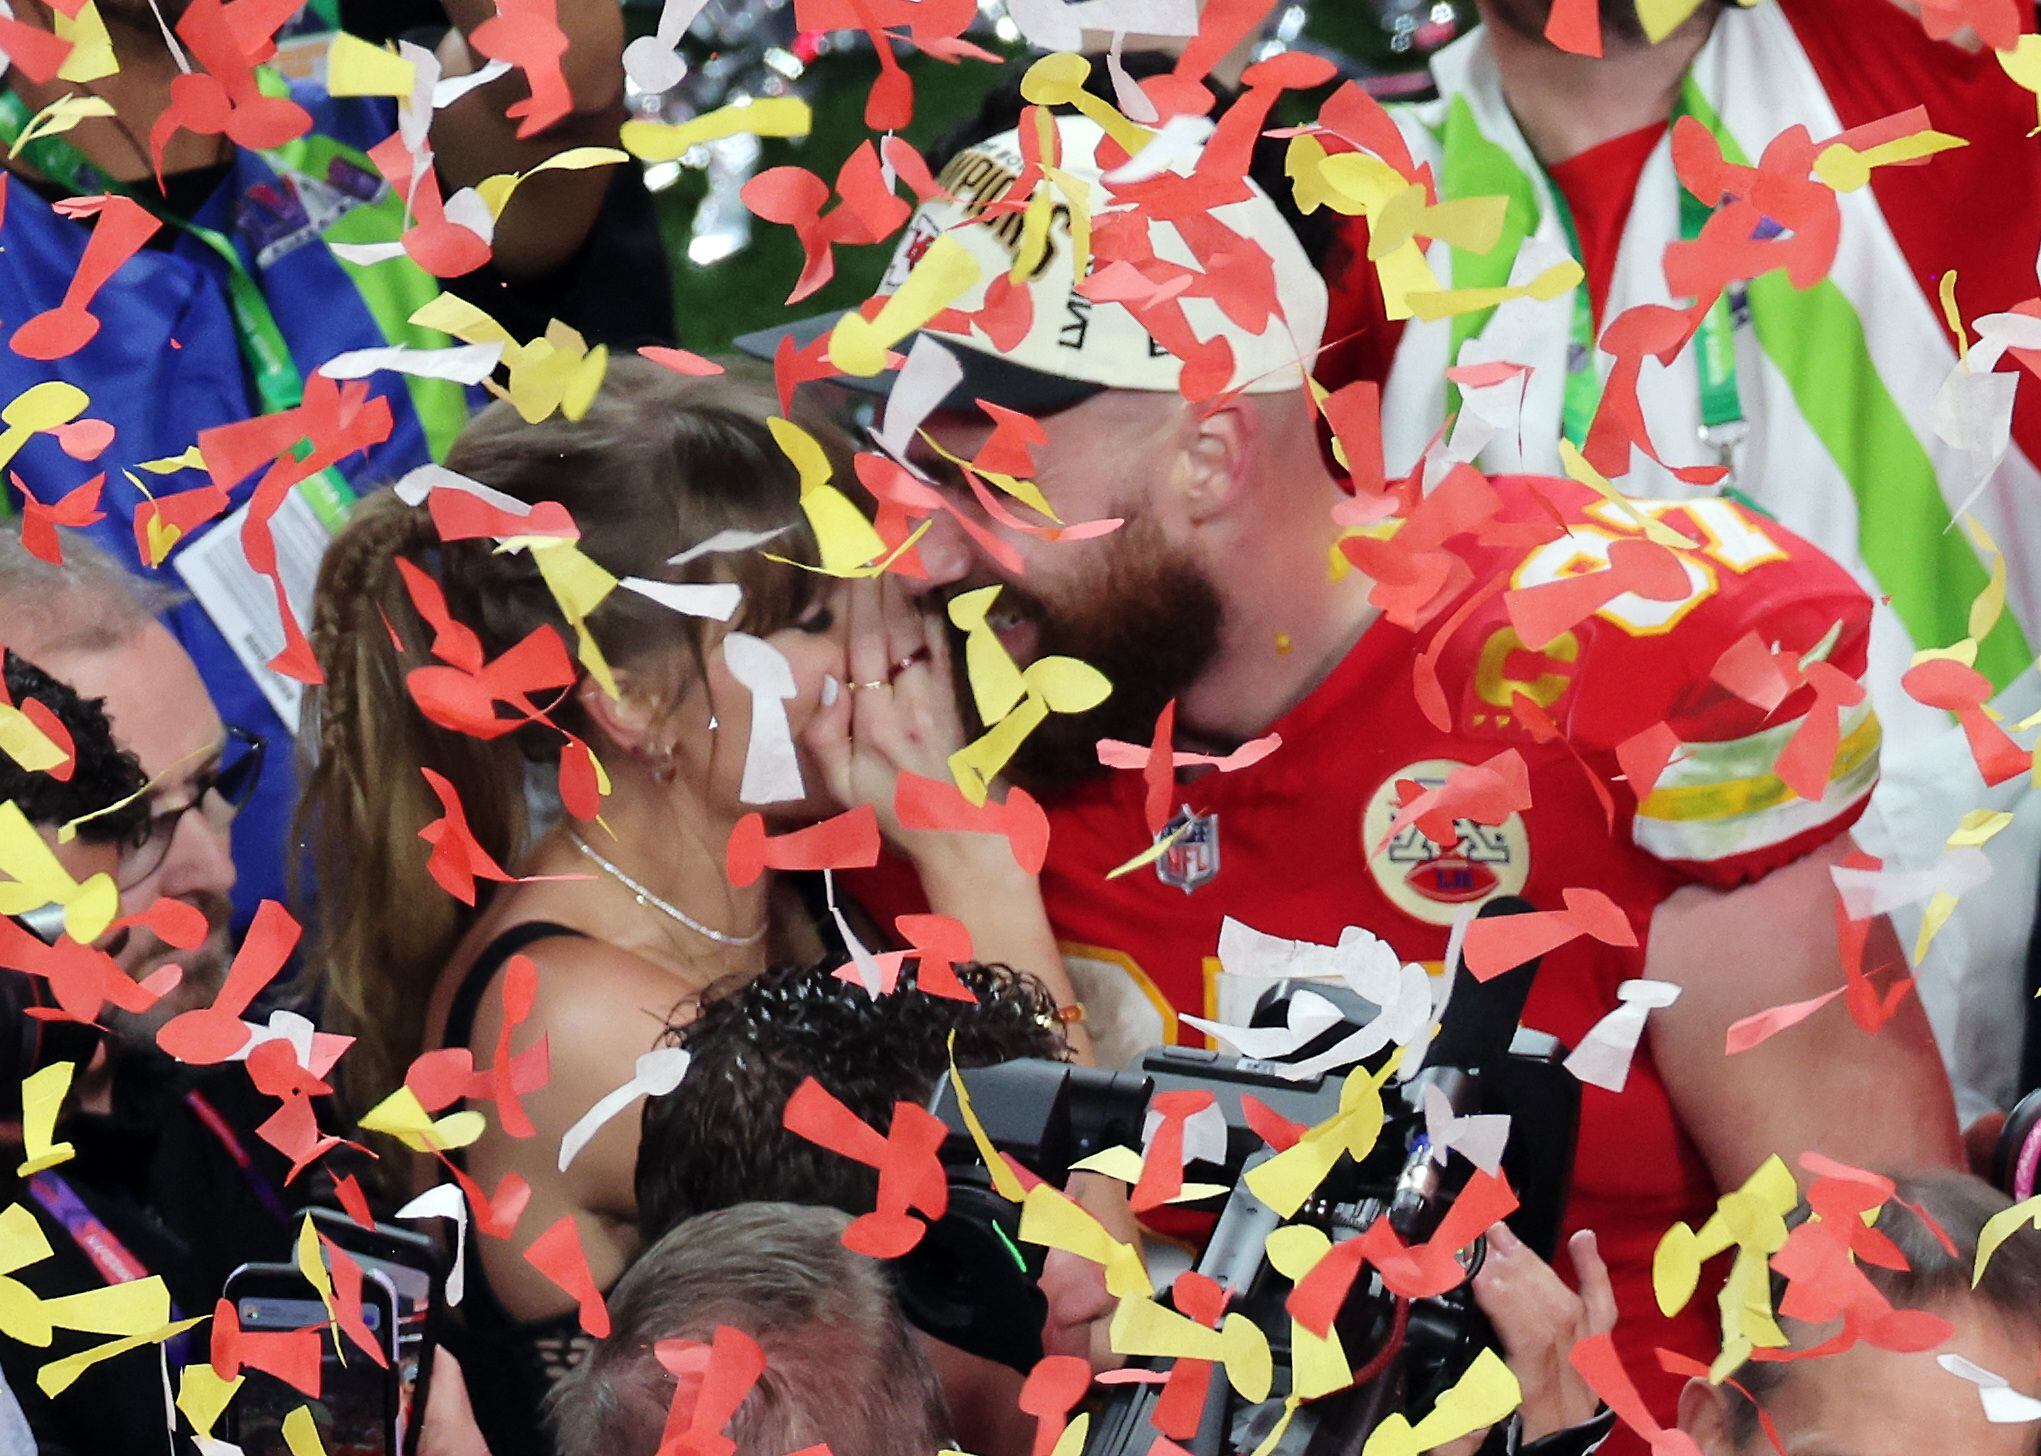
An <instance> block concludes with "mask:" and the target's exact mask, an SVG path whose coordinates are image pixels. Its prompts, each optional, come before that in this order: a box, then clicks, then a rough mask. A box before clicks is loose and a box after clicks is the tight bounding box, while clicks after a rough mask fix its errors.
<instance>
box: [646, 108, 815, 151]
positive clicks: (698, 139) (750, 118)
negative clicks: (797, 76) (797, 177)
mask: <svg viewBox="0 0 2041 1456" xmlns="http://www.w3.org/2000/svg"><path fill="white" fill-rule="evenodd" d="M813 124H814V114H813V113H812V112H811V111H810V110H809V109H808V103H807V102H805V101H803V100H801V99H800V98H799V97H798V96H768V97H761V98H759V99H756V100H753V101H748V102H740V103H735V104H732V105H729V106H719V107H717V108H716V109H715V110H714V111H707V112H704V113H702V114H701V115H700V116H697V117H694V118H693V119H692V120H689V121H683V122H679V123H674V122H666V121H636V120H633V121H627V122H625V123H624V124H623V128H622V131H621V134H620V137H619V140H620V141H621V142H622V143H623V148H624V150H625V151H627V152H629V153H630V154H631V155H632V156H634V157H636V158H638V160H639V161H641V162H671V161H676V160H678V159H679V158H681V157H683V156H685V155H686V154H687V153H688V152H689V151H690V150H691V149H693V148H694V147H697V146H700V145H701V144H702V143H704V142H713V141H720V140H722V139H723V138H724V137H732V136H761V137H804V136H806V135H807V134H808V130H809V128H810V127H811V126H812V125H813Z"/></svg>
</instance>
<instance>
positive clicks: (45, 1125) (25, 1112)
mask: <svg viewBox="0 0 2041 1456" xmlns="http://www.w3.org/2000/svg"><path fill="white" fill-rule="evenodd" d="M76 1071H77V1066H76V1064H75V1063H72V1062H52V1063H50V1064H49V1065H48V1066H47V1067H39V1068H37V1069H36V1070H35V1071H34V1072H33V1073H31V1074H30V1075H29V1076H27V1077H24V1078H23V1079H22V1082H21V1143H22V1148H21V1150H22V1151H23V1152H24V1153H26V1154H28V1157H27V1159H26V1161H24V1162H23V1163H22V1165H21V1166H20V1167H18V1168H16V1169H15V1170H14V1171H15V1174H16V1175H17V1176H18V1177H22V1178H33V1177H34V1176H35V1175H36V1174H37V1173H40V1172H42V1171H43V1169H45V1168H54V1167H56V1166H57V1164H59V1163H65V1162H69V1161H70V1160H71V1159H72V1158H73V1157H75V1156H76V1155H77V1152H78V1150H77V1149H76V1148H74V1147H72V1146H71V1144H69V1143H60V1142H58V1141H57V1140H56V1137H57V1114H58V1113H59V1112H61V1111H62V1110H63V1107H64V1094H65V1093H67V1092H69V1091H70V1090H71V1078H72V1076H73V1074H74V1073H75V1072H76Z"/></svg>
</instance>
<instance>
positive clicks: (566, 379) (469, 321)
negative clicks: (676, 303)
mask: <svg viewBox="0 0 2041 1456" xmlns="http://www.w3.org/2000/svg"><path fill="white" fill-rule="evenodd" d="M410 321H411V322H412V323H414V324H418V325H419V326H421V327H423V328H430V329H438V330H439V331H440V332H441V333H443V334H448V335H451V336H452V337H454V338H456V339H459V340H460V341H461V342H462V343H464V344H501V345H503V367H504V370H505V371H506V372H507V373H508V374H509V376H510V383H509V384H508V386H505V385H501V384H498V383H497V382H496V381H495V380H494V379H485V380H483V381H482V387H483V388H484V389H486V390H488V391H489V393H490V394H492V395H494V396H495V397H496V398H498V399H507V400H509V401H510V404H511V407H512V408H514V409H515V410H516V411H517V413H518V417H519V418H520V419H522V420H524V422H525V423H526V424H531V425H535V424H538V423H539V422H540V421H541V420H544V419H548V418H550V417H551V416H552V414H553V412H554V411H555V410H558V411H559V412H560V413H561V414H563V415H565V416H566V417H567V418H568V419H570V420H578V419H580V418H581V417H582V416H583V415H585V414H587V413H588V407H589V405H590V404H592V403H594V401H595V394H596V391H597V390H598V389H600V388H601V387H602V378H603V374H604V373H605V372H606V371H607V370H608V368H609V349H608V348H607V346H605V345H602V344H597V345H596V346H595V347H594V348H593V349H591V348H589V347H588V341H587V340H586V339H584V338H583V337H582V336H581V333H580V331H579V330H577V329H574V328H571V327H569V326H568V325H566V324H563V323H561V322H560V321H559V320H558V319H554V320H553V321H552V322H551V323H549V324H547V325H546V331H545V332H544V333H543V334H541V335H539V337H537V338H536V339H533V340H532V341H531V342H530V343H529V344H520V343H518V342H517V340H516V339H514V338H513V337H511V333H510V331H509V330H508V329H506V328H504V327H503V325H502V324H499V323H498V322H496V320H495V319H493V318H491V317H490V316H489V315H488V314H487V313H484V312H483V311H482V310H481V309H479V308H477V307H475V305H473V304H472V303H469V302H468V301H467V300H465V299H460V298H455V297H454V296H453V295H452V294H450V293H442V294H440V295H439V296H438V297H436V298H434V299H432V300H431V301H430V302H428V303H425V304H423V305H421V306H420V307H419V308H418V309H416V310H415V311H414V312H413V313H412V315H411V319H410Z"/></svg>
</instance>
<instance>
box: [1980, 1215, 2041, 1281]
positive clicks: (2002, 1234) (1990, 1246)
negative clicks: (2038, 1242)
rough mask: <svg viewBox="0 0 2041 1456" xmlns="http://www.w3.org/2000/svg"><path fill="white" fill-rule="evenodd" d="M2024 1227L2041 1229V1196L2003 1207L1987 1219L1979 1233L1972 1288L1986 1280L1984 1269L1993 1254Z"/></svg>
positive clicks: (1989, 1262) (1988, 1264)
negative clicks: (2009, 1206)
mask: <svg viewBox="0 0 2041 1456" xmlns="http://www.w3.org/2000/svg"><path fill="white" fill-rule="evenodd" d="M2022 1228H2032V1229H2035V1230H2041V1198H2029V1199H2028V1200H2027V1201H2026V1202H2024V1203H2016V1204H2014V1205H2013V1206H2012V1207H2011V1208H2002V1209H2000V1210H1999V1211H1998V1212H1997V1213H1995V1214H1993V1215H1992V1216H1991V1217H1990V1218H1988V1219H1986V1220H1985V1223H1984V1227H1983V1229H1982V1230H1980V1231H1979V1233H1978V1235H1977V1258H1976V1260H1975V1262H1974V1263H1973V1265H1972V1267H1971V1272H1970V1287H1971V1288H1972V1289H1975V1288H1976V1287H1977V1286H1978V1285H1980V1284H1982V1283H1983V1282H1984V1271H1985V1269H1986V1268H1987V1267H1989V1266H1990V1264H1991V1256H1992V1255H1993V1254H1996V1253H1997V1252H1998V1251H1999V1248H2000V1246H2001V1245H2003V1244H2004V1243H2005V1241H2006V1240H2007V1239H2009V1238H2011V1237H2012V1236H2013V1235H2014V1234H2016V1233H2018V1232H2019V1231H2020V1230H2021V1229H2022Z"/></svg>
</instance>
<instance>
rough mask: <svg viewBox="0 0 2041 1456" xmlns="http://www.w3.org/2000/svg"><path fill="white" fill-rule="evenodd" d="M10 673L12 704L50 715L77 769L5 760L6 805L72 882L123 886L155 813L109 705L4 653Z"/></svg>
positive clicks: (0, 770)
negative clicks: (117, 736) (126, 860)
mask: <svg viewBox="0 0 2041 1456" xmlns="http://www.w3.org/2000/svg"><path fill="white" fill-rule="evenodd" d="M4 666H5V676H6V682H7V701H8V702H9V703H10V704H11V705H13V706H14V707H15V708H17V709H26V708H27V706H28V704H29V703H31V702H34V703H38V704H40V705H41V706H42V707H43V708H44V709H46V710H47V711H48V712H49V714H50V716H51V717H52V718H54V719H55V720H56V721H57V723H58V725H59V726H61V727H62V729H63V730H64V733H65V734H66V735H67V736H68V737H69V739H70V744H69V747H70V751H71V764H70V772H69V773H68V774H66V775H65V776H64V777H63V778H58V777H57V776H56V775H55V774H53V773H49V772H47V771H45V770H43V769H39V768H38V769H28V768H24V767H22V766H21V764H20V762H18V761H17V760H16V759H15V758H14V757H13V756H12V755H10V754H0V803H12V804H14V805H15V806H16V807H17V808H19V809H20V810H21V814H22V817H23V818H24V819H26V820H27V821H28V822H29V824H30V825H31V826H32V827H33V828H34V829H35V831H36V832H37V833H38V834H39V835H41V836H42V840H43V843H44V844H46V845H48V846H49V849H50V852H51V854H52V855H54V856H55V857H56V861H57V863H58V864H60V865H62V866H63V868H64V873H65V874H67V875H69V876H70V877H71V878H72V879H73V880H76V881H78V882H80V883H83V882H84V881H86V880H89V879H91V878H92V877H93V876H94V875H99V874H104V875H109V876H112V877H113V878H114V879H115V880H116V882H118V879H119V875H120V865H121V860H122V857H123V855H132V854H133V853H134V852H135V850H136V849H138V848H139V847H140V845H141V844H142V842H143V840H144V839H145V838H146V836H147V833H148V827H149V808H148V803H147V800H146V799H145V798H144V797H143V795H142V789H143V787H144V786H145V785H146V784H147V782H148V780H147V779H146V778H145V777H144V776H143V774H142V766H141V764H140V763H138V762H136V760H135V756H134V754H132V753H130V752H128V751H127V750H126V749H124V748H122V747H121V746H120V745H119V743H117V742H116V741H115V740H114V736H113V725H112V724H110V723H109V722H107V719H106V707H105V704H104V703H102V702H100V701H99V700H98V699H96V698H81V697H79V696H78V694H77V693H76V692H75V691H73V690H72V688H71V687H70V686H69V685H68V684H66V683H62V682H59V681H58V680H57V679H55V678H53V677H51V676H50V675H49V674H48V673H46V672H44V671H43V670H42V669H41V668H39V667H37V666H36V665H35V664H34V663H32V662H30V661H29V660H28V659H27V658H25V657H23V656H21V655H20V654H19V653H17V652H15V651H13V650H12V649H7V650H6V651H5V653H4ZM67 826H69V827H71V828H73V829H74V830H75V832H74V833H73V834H71V835H70V836H69V837H68V838H66V837H65V836H64V834H63V830H64V829H65V828H66V827H67ZM55 908H56V907H45V910H46V911H47V910H52V909H55ZM29 919H30V922H31V924H32V925H33V926H34V927H35V928H36V929H37V930H38V931H40V930H42V929H43V928H45V927H46V926H48V925H49V924H50V923H51V918H50V916H49V915H48V914H46V913H43V912H37V913H36V914H33V915H31V916H30V917H29Z"/></svg>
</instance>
